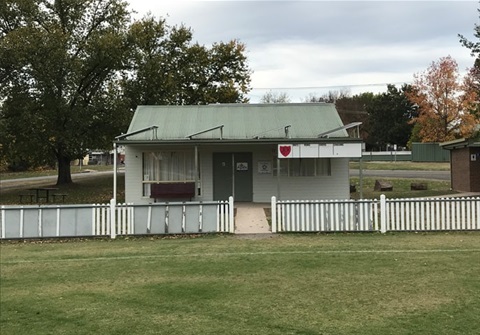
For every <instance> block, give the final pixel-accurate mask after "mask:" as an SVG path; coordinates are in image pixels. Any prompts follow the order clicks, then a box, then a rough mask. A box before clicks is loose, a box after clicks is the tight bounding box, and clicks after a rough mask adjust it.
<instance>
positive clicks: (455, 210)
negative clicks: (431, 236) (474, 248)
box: [380, 196, 480, 232]
mask: <svg viewBox="0 0 480 335" xmlns="http://www.w3.org/2000/svg"><path fill="white" fill-rule="evenodd" d="M380 209H381V212H380V227H381V231H382V232H387V231H445V230H480V197H477V198H421V199H386V198H385V196H382V197H381V198H380Z"/></svg>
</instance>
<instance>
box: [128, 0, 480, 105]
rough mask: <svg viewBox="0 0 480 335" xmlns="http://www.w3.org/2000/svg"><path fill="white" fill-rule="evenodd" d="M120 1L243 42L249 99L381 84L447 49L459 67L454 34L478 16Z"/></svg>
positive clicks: (208, 36) (199, 33) (439, 6)
mask: <svg viewBox="0 0 480 335" xmlns="http://www.w3.org/2000/svg"><path fill="white" fill-rule="evenodd" d="M127 1H128V2H129V3H130V5H131V9H133V10H135V11H137V12H138V16H143V15H144V14H146V13H147V12H148V11H150V12H151V13H152V14H153V15H155V16H156V17H163V18H166V20H167V23H168V24H170V25H180V24H182V23H183V24H185V25H186V26H187V27H190V28H192V29H193V31H194V34H193V37H194V41H195V42H199V43H200V44H204V45H207V46H210V45H211V44H212V43H214V42H221V41H223V42H227V41H230V40H232V39H238V40H240V41H241V42H242V43H244V44H245V45H246V47H247V57H248V60H249V66H250V68H251V69H252V70H253V74H252V83H251V86H252V91H251V93H250V95H249V97H250V99H251V102H258V100H259V99H260V97H261V96H262V95H263V94H265V92H267V91H269V90H272V91H274V92H286V93H287V94H288V96H289V97H290V98H291V101H292V102H301V101H303V100H305V98H306V97H307V96H308V95H309V94H310V93H311V94H315V95H317V96H320V95H322V94H324V93H326V92H328V91H329V90H343V89H347V90H349V91H350V93H351V94H357V93H361V92H374V93H377V92H382V91H385V90H386V84H388V83H392V84H399V85H400V84H401V83H410V82H411V81H412V79H413V75H414V74H415V73H418V72H422V71H424V70H426V69H427V68H428V66H429V65H430V64H431V63H432V62H433V61H437V60H438V59H440V58H441V57H445V56H448V55H450V56H452V57H453V58H454V59H455V60H456V61H457V62H458V64H459V68H460V70H461V71H462V72H463V73H464V72H465V71H466V68H467V67H471V66H472V65H473V61H474V58H473V57H472V56H471V55H470V50H468V49H466V48H464V47H463V46H462V45H461V44H460V43H459V38H458V34H462V35H464V36H467V37H468V38H469V39H470V40H474V37H473V33H474V26H475V24H480V22H479V14H478V12H477V9H478V8H479V7H480V4H479V2H478V1H423V2H422V1H182V0H175V1H165V0H163V1H155V2H154V1H145V0H127Z"/></svg>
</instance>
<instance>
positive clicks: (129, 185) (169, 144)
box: [115, 103, 361, 204]
mask: <svg viewBox="0 0 480 335" xmlns="http://www.w3.org/2000/svg"><path fill="white" fill-rule="evenodd" d="M353 126H358V124H352V125H347V126H344V125H343V123H342V121H341V119H340V117H339V115H338V113H337V111H336V109H335V106H334V105H333V104H326V103H305V104H215V105H200V106H198V105H197V106H139V107H138V108H137V110H136V112H135V115H134V116H133V119H132V122H131V124H130V127H129V129H128V132H127V134H124V135H121V136H118V137H117V138H116V141H115V145H117V146H118V145H123V146H124V147H125V197H126V199H125V200H126V202H129V203H137V204H142V203H152V202H155V201H174V200H175V201H189V200H192V201H211V200H227V199H228V197H229V196H233V197H234V200H235V201H241V202H269V201H270V199H271V197H272V196H276V197H277V199H285V200H286V199H295V200H310V199H347V198H349V192H350V191H349V190H350V187H349V168H348V162H349V158H353V157H355V158H359V157H361V140H360V139H359V138H352V137H349V135H348V133H347V130H346V129H347V128H350V127H353Z"/></svg>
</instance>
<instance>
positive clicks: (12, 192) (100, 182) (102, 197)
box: [0, 174, 125, 205]
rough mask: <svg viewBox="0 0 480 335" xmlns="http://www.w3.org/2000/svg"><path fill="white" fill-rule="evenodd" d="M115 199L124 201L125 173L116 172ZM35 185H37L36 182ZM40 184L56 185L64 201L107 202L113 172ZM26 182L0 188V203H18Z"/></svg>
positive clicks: (72, 202) (110, 190)
mask: <svg viewBox="0 0 480 335" xmlns="http://www.w3.org/2000/svg"><path fill="white" fill-rule="evenodd" d="M117 183H118V184H117V187H118V188H117V189H118V194H117V200H118V202H124V201H125V175H124V174H118V178H117ZM36 186H39V184H38V183H37V184H36ZM42 186H47V187H58V191H56V192H55V193H63V194H67V197H66V199H65V203H68V204H94V203H95V204H96V203H108V202H110V199H111V198H112V195H113V174H98V175H92V176H91V177H90V176H89V177H88V178H85V179H80V180H78V181H76V182H74V183H73V184H69V185H60V186H56V185H55V182H52V181H49V182H46V183H43V184H42ZM28 187H29V186H28V183H25V184H22V183H19V185H18V187H15V188H9V189H5V190H2V191H1V193H0V203H1V204H3V205H10V204H20V198H19V195H20V194H25V193H26V191H25V189H26V188H28Z"/></svg>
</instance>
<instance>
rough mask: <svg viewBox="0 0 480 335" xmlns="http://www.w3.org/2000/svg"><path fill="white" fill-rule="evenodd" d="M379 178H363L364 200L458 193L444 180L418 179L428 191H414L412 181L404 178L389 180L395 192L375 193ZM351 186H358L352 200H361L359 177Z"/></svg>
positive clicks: (354, 179)
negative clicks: (411, 188) (381, 197)
mask: <svg viewBox="0 0 480 335" xmlns="http://www.w3.org/2000/svg"><path fill="white" fill-rule="evenodd" d="M377 179H378V178H372V177H363V194H362V195H363V198H364V199H380V195H382V194H385V195H386V196H387V198H418V197H431V196H442V195H451V194H454V193H456V192H454V191H452V190H451V189H450V181H443V180H421V179H416V180H415V182H418V183H426V184H427V186H428V189H427V190H424V191H412V190H410V184H411V182H412V180H411V179H402V178H388V181H389V182H390V183H392V186H393V191H388V192H385V191H374V190H373V189H374V186H375V180H377ZM350 184H352V185H356V186H357V192H355V193H351V194H350V197H351V198H352V199H359V198H360V192H359V190H360V187H359V185H360V180H359V178H358V177H351V178H350Z"/></svg>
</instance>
